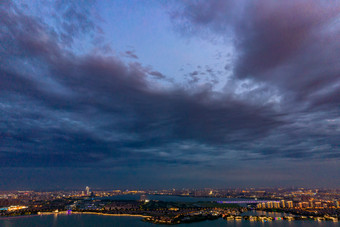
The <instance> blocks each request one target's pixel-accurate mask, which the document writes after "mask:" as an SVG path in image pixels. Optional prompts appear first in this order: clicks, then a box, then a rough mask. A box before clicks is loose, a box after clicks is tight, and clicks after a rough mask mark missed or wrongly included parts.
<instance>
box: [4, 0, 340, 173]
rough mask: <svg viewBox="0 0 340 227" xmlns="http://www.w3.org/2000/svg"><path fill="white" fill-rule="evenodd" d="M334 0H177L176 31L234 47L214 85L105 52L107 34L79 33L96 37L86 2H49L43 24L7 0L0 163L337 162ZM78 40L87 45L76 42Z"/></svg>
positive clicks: (338, 50) (339, 49)
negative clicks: (223, 80) (221, 79)
mask: <svg viewBox="0 0 340 227" xmlns="http://www.w3.org/2000/svg"><path fill="white" fill-rule="evenodd" d="M334 4H335V5H333V6H329V5H326V4H325V3H321V2H319V1H294V2H285V3H277V2H275V3H273V2H270V1H256V2H252V3H249V2H247V1H238V2H237V3H235V2H232V1H230V2H229V1H218V0H214V1H198V2H196V1H195V2H187V3H180V4H179V6H180V7H179V8H176V11H175V12H172V13H171V18H172V19H173V22H174V24H175V25H176V28H177V29H180V31H181V32H184V33H186V34H188V35H189V36H201V35H202V34H206V33H207V32H208V33H209V34H210V35H211V36H215V37H221V38H222V39H224V40H226V42H232V45H233V46H234V48H235V53H234V56H233V61H232V63H231V66H230V70H231V71H232V77H230V78H228V82H227V84H226V85H225V87H224V89H223V91H216V90H214V89H213V87H212V85H211V84H206V85H204V86H189V87H188V86H186V84H173V83H171V85H170V86H165V82H166V81H169V79H167V78H166V76H165V75H164V74H162V73H161V72H158V71H155V70H153V69H152V67H150V66H147V67H146V66H143V65H142V64H141V63H140V62H138V57H137V55H136V54H135V53H134V52H133V51H129V50H127V51H126V52H125V55H126V56H127V57H129V58H131V59H133V60H134V61H135V62H133V63H126V62H124V61H123V60H122V59H120V57H119V56H115V55H110V54H108V53H109V52H107V51H106V50H108V49H109V47H108V46H107V45H106V44H105V42H100V43H95V44H93V42H92V44H88V43H87V42H85V41H84V40H92V41H93V40H96V39H99V38H98V36H101V35H102V33H101V32H100V30H101V29H100V27H99V26H98V25H97V22H96V21H95V20H94V19H93V18H92V17H91V16H90V15H91V12H90V11H89V10H90V9H91V7H87V6H85V7H80V6H78V5H75V4H66V5H65V4H60V3H57V4H56V5H55V8H54V9H55V11H54V13H55V14H56V15H57V18H59V20H57V21H55V22H53V23H51V22H47V21H44V20H41V18H38V17H37V16H34V15H31V14H29V13H27V12H28V11H27V10H24V8H23V6H20V5H17V4H14V3H12V2H7V1H5V2H3V3H1V5H0V14H1V15H3V16H1V18H0V28H1V35H0V43H1V45H0V71H1V73H0V94H1V95H0V133H1V134H0V140H1V143H0V166H1V167H51V166H55V167H70V166H72V167H79V168H80V167H85V166H86V167H107V168H112V167H129V166H140V167H141V168H142V167H143V166H149V165H156V166H196V167H204V166H205V167H206V168H210V167H211V166H215V165H217V166H220V164H217V163H220V162H223V163H229V164H230V163H233V162H237V163H239V165H243V163H248V165H249V162H250V161H258V160H263V159H267V160H299V161H302V160H328V159H331V160H332V159H335V160H337V159H338V158H339V157H340V147H339V146H340V144H339V141H340V127H339V124H340V117H339V104H340V63H339V61H338V59H340V43H339V42H337V40H340V31H339V29H340V26H339V13H340V8H339V4H337V3H334ZM90 6H92V5H91V4H90ZM204 36H205V35H204ZM82 43H83V44H84V45H85V46H86V45H89V46H90V47H89V50H90V51H82V50H80V49H79V45H80V44H82ZM89 43H91V42H89ZM221 51H223V50H221ZM228 69H229V68H228ZM192 76H195V78H196V79H197V80H198V79H199V77H200V75H199V73H198V72H196V73H194V72H193V73H192ZM220 76H223V74H220ZM155 78H156V79H157V80H156V81H155V80H154V79H155ZM229 164H228V165H229ZM209 166H210V167H209ZM221 168H224V167H223V165H222V166H221ZM164 171H165V172H164V174H166V171H167V170H164ZM127 174H128V173H127Z"/></svg>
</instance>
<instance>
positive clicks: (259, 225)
mask: <svg viewBox="0 0 340 227" xmlns="http://www.w3.org/2000/svg"><path fill="white" fill-rule="evenodd" d="M0 226H1V227H71V226H72V227H93V226H100V227H109V226H110V227H111V226H115V227H116V226H118V227H120V226H122V227H123V226H136V227H157V226H163V227H165V226H168V225H155V224H151V223H145V222H142V221H141V218H138V217H113V216H101V215H90V214H89V215H83V214H72V215H43V216H31V217H18V218H5V219H4V218H0ZM178 226H179V227H195V226H198V227H208V226H217V227H220V226H224V227H225V226H228V227H274V226H277V227H309V226H312V227H313V226H316V227H340V223H334V222H328V221H323V222H316V221H290V222H289V221H273V222H250V221H245V220H242V221H226V220H223V219H218V220H214V221H204V222H197V223H191V224H181V225H178Z"/></svg>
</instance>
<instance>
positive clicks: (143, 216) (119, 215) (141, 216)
mask: <svg viewBox="0 0 340 227" xmlns="http://www.w3.org/2000/svg"><path fill="white" fill-rule="evenodd" d="M56 214H58V213H56ZM62 214H65V213H62ZM72 214H95V215H103V216H114V217H140V218H148V217H151V216H147V215H142V214H107V213H100V212H79V211H74V212H72V213H71V214H69V215H72ZM41 215H44V214H41Z"/></svg>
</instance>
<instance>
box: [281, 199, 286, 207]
mask: <svg viewBox="0 0 340 227" xmlns="http://www.w3.org/2000/svg"><path fill="white" fill-rule="evenodd" d="M280 206H281V208H285V207H286V204H285V201H284V200H281V201H280Z"/></svg>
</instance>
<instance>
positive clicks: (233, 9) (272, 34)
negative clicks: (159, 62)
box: [171, 0, 340, 158]
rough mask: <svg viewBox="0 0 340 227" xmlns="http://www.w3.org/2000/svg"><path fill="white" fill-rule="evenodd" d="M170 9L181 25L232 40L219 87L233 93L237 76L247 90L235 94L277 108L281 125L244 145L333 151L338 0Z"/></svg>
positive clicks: (292, 152)
mask: <svg viewBox="0 0 340 227" xmlns="http://www.w3.org/2000/svg"><path fill="white" fill-rule="evenodd" d="M171 15H172V18H173V19H174V21H175V22H174V23H175V25H176V28H177V29H180V31H181V32H182V33H185V34H187V35H188V34H189V35H195V36H196V35H199V36H201V35H202V36H203V37H206V36H207V35H206V34H210V35H211V36H213V37H214V36H215V37H216V36H217V37H222V38H223V39H224V40H225V42H226V43H229V45H230V43H231V44H232V45H233V46H234V48H235V52H234V55H235V56H234V60H233V62H232V64H231V65H232V68H229V67H228V68H229V69H230V70H232V73H233V77H232V79H231V80H229V81H228V83H227V84H226V86H225V88H226V91H227V93H231V94H234V95H235V92H237V89H235V88H234V87H235V86H236V87H237V86H238V85H239V84H241V86H240V88H241V89H245V88H246V90H247V91H246V92H243V93H240V94H239V95H238V98H242V97H243V99H244V98H245V99H248V101H249V102H252V103H254V102H255V103H256V104H257V105H261V104H264V103H268V102H270V103H272V104H273V105H274V106H275V107H274V108H275V109H276V110H277V111H278V112H277V113H282V114H284V119H285V122H286V124H285V125H284V126H283V127H280V128H277V129H275V130H273V131H272V132H271V135H270V136H268V137H266V138H265V139H263V140H261V141H258V143H257V144H256V145H255V144H254V145H252V146H251V147H249V144H248V145H246V146H244V148H246V147H247V148H246V149H249V150H252V151H253V152H254V153H256V152H258V154H261V155H266V156H274V155H275V156H277V157H289V158H290V157H297V158H310V157H314V158H316V157H318V158H320V157H323V156H325V157H331V156H329V155H328V154H333V155H332V157H334V158H335V154H338V153H339V151H340V147H339V145H340V144H339V142H337V141H340V131H339V104H340V98H339V97H340V96H339V94H340V93H339V91H340V62H339V61H338V59H340V51H339V50H340V43H339V42H338V41H337V40H340V26H339V16H340V4H339V2H332V3H326V2H322V1H304V0H301V1H282V2H277V1H274V2H273V1H266V0H263V1H252V2H250V1H237V2H235V1H220V0H214V1H195V2H186V3H184V4H182V7H180V10H178V9H177V10H176V11H174V12H172V14H171ZM269 100H272V101H269ZM288 122H289V123H288ZM332 123H333V124H332Z"/></svg>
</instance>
